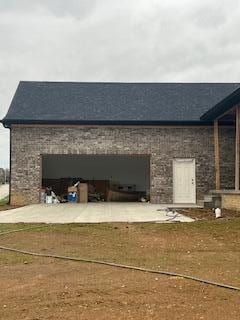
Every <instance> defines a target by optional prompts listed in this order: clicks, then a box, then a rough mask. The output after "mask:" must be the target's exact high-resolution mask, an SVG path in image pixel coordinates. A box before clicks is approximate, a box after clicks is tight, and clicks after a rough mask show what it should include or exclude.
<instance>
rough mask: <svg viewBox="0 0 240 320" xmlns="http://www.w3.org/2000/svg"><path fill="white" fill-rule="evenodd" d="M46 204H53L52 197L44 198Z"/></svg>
mask: <svg viewBox="0 0 240 320" xmlns="http://www.w3.org/2000/svg"><path fill="white" fill-rule="evenodd" d="M46 203H48V204H50V203H53V197H52V196H46Z"/></svg>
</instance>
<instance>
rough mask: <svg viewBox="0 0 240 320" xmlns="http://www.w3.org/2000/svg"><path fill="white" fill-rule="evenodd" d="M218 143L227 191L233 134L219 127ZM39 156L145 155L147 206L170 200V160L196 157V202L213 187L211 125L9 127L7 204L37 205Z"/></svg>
mask: <svg viewBox="0 0 240 320" xmlns="http://www.w3.org/2000/svg"><path fill="white" fill-rule="evenodd" d="M220 139H221V140H220V143H221V146H222V148H221V156H222V162H221V164H222V165H221V167H222V177H221V178H222V181H223V183H224V184H225V185H224V188H231V187H232V186H233V184H234V130H233V129H231V128H221V136H220ZM225 147H227V149H226V148H225ZM224 148H225V151H223V150H224ZM44 154H122V155H131V154H135V155H137V154H138V155H139V154H144V155H150V196H151V202H152V203H171V202H172V199H173V159H174V158H195V161H196V187H197V199H198V200H200V199H202V198H203V195H204V194H205V193H207V192H208V191H209V190H210V189H214V188H215V173H214V145H213V127H200V126H196V127H127V126H126V127H121V126H119V127H117V126H116V127H104V126H99V127H87V126H86V127H81V126H21V125H19V126H12V129H11V203H12V204H15V205H16V204H18V205H21V204H29V203H38V202H39V190H40V188H41V155H44Z"/></svg>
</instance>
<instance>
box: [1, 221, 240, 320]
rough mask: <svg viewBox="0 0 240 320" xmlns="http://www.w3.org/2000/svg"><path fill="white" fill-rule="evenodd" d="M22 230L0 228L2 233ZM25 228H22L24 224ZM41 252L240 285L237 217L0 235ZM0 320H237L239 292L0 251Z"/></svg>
mask: <svg viewBox="0 0 240 320" xmlns="http://www.w3.org/2000/svg"><path fill="white" fill-rule="evenodd" d="M22 227H24V225H0V232H1V231H4V230H10V229H17V228H22ZM25 227H29V225H25ZM0 244H1V245H5V246H12V247H15V248H19V249H26V250H32V251H36V252H41V253H56V254H64V255H69V256H75V257H85V258H91V259H99V260H106V261H111V262H119V263H126V264H130V265H135V266H141V267H149V268H153V269H159V270H161V269H162V270H168V271H176V272H179V273H184V274H191V275H194V276H198V277H202V278H205V279H209V280H215V281H219V282H223V283H226V284H231V285H235V286H240V267H239V266H240V246H239V244H240V219H239V218H235V219H232V220H226V219H225V220H224V219H221V220H218V221H206V222H202V221H200V222H195V223H189V224H181V223H179V224H142V223H141V224H123V223H121V224H120V223H115V224H94V225H86V224H84V225H78V224H72V225H50V226H48V227H47V228H43V229H37V230H29V231H24V232H19V233H14V234H9V235H5V236H1V237H0ZM0 287H1V291H0V319H4V320H5V319H6V320H13V319H14V320H15V319H31V320H34V319H35V320H37V319H44V320H45V319H64V320H65V319H70V320H71V319H90V320H91V319H100V320H101V319H239V314H240V304H239V302H240V293H239V292H234V291H230V290H227V289H222V288H218V287H213V286H208V285H205V284H202V283H197V282H193V281H190V280H185V279H182V278H180V277H169V276H160V275H156V274H147V273H143V272H138V271H130V270H122V269H116V268H111V267H106V266H100V265H93V264H89V263H78V262H71V261H59V260H55V259H50V258H37V257H31V256H27V255H21V254H16V253H11V252H6V251H0Z"/></svg>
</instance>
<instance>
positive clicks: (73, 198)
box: [68, 192, 78, 203]
mask: <svg viewBox="0 0 240 320" xmlns="http://www.w3.org/2000/svg"><path fill="white" fill-rule="evenodd" d="M77 199H78V197H77V193H76V192H70V193H69V194H68V202H71V203H76V202H77Z"/></svg>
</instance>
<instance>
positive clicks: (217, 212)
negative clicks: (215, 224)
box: [215, 208, 222, 219]
mask: <svg viewBox="0 0 240 320" xmlns="http://www.w3.org/2000/svg"><path fill="white" fill-rule="evenodd" d="M221 216H222V211H221V209H220V208H216V209H215V217H216V219H218V218H221Z"/></svg>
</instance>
